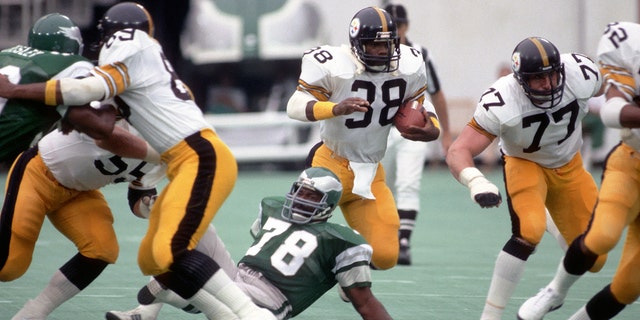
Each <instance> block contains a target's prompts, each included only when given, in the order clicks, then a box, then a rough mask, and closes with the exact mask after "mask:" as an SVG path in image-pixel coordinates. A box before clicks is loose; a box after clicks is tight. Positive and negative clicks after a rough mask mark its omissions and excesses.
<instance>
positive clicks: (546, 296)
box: [518, 287, 564, 320]
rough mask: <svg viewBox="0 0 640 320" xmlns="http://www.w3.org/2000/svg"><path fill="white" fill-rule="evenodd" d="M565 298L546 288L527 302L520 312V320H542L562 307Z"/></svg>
mask: <svg viewBox="0 0 640 320" xmlns="http://www.w3.org/2000/svg"><path fill="white" fill-rule="evenodd" d="M563 303H564V296H561V295H559V294H558V293H557V292H555V290H553V289H551V288H549V287H545V288H542V289H540V292H538V294H537V295H535V296H534V297H531V298H529V299H527V301H525V302H524V303H523V304H522V306H520V310H518V320H541V319H542V318H543V317H544V316H545V315H546V314H547V313H549V312H551V311H554V310H557V309H559V308H560V307H562V304H563Z"/></svg>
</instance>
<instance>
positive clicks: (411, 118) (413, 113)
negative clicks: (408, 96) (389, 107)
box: [393, 100, 427, 132]
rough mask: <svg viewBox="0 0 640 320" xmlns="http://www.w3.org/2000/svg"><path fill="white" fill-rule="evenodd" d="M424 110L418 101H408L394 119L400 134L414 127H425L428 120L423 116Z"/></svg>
mask: <svg viewBox="0 0 640 320" xmlns="http://www.w3.org/2000/svg"><path fill="white" fill-rule="evenodd" d="M423 109H424V106H423V105H422V104H421V103H419V102H418V101H416V100H410V101H407V102H405V103H404V104H403V105H402V106H400V108H399V109H398V112H396V115H395V116H394V117H393V124H394V125H395V126H396V128H398V130H399V131H400V132H404V131H405V130H407V129H408V128H409V126H412V125H414V126H418V127H424V125H425V124H426V123H427V119H425V117H424V115H423V114H422V110H423Z"/></svg>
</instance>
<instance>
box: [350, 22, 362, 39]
mask: <svg viewBox="0 0 640 320" xmlns="http://www.w3.org/2000/svg"><path fill="white" fill-rule="evenodd" d="M358 32H360V19H358V18H355V19H353V20H351V26H349V36H350V37H351V38H355V37H357V36H358Z"/></svg>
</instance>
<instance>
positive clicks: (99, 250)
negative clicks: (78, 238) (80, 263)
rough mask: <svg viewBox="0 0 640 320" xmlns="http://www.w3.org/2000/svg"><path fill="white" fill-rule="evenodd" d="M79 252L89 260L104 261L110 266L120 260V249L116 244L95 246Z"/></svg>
mask: <svg viewBox="0 0 640 320" xmlns="http://www.w3.org/2000/svg"><path fill="white" fill-rule="evenodd" d="M79 252H80V254H82V255H83V256H85V257H87V258H91V259H97V260H102V261H104V262H107V263H109V264H113V263H115V262H116V260H117V259H118V255H119V253H120V247H119V246H118V243H117V242H116V243H111V244H108V245H94V246H91V247H90V248H86V249H84V248H83V249H81V250H79Z"/></svg>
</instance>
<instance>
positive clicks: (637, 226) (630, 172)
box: [518, 22, 640, 320]
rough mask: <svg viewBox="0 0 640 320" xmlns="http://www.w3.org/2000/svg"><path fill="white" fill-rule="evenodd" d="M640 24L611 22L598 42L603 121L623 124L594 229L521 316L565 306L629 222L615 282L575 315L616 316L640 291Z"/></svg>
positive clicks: (582, 318)
mask: <svg viewBox="0 0 640 320" xmlns="http://www.w3.org/2000/svg"><path fill="white" fill-rule="evenodd" d="M638 52H640V25H639V24H637V23H632V22H614V23H610V24H609V25H607V28H606V29H605V32H604V34H603V35H602V37H601V38H600V42H599V44H598V63H599V64H600V71H601V72H602V74H603V76H604V78H605V80H606V92H605V94H606V97H607V101H606V103H605V104H604V105H603V106H602V109H601V110H600V117H601V119H602V122H603V123H604V124H605V125H606V126H608V127H612V128H617V129H622V132H621V138H622V139H621V142H620V144H618V145H617V146H616V147H614V149H613V150H612V151H611V152H609V155H608V156H607V161H606V163H605V165H604V171H603V174H602V184H601V186H600V192H599V194H598V203H597V204H596V207H595V209H594V210H593V218H592V219H593V221H592V222H591V224H590V225H589V229H588V230H587V231H586V232H585V233H584V234H582V235H580V236H579V237H578V238H576V239H575V240H574V241H573V243H571V246H570V247H569V250H568V251H567V253H566V254H565V256H564V259H563V260H562V261H561V263H560V265H559V266H558V269H557V271H556V275H555V277H554V279H553V280H552V281H551V282H550V283H549V284H548V285H547V286H546V287H545V288H544V289H542V290H540V293H538V295H536V296H534V297H532V298H530V299H528V300H527V301H526V302H525V303H524V304H523V305H522V306H521V307H520V310H519V311H518V317H520V318H521V319H527V320H528V319H542V317H543V316H544V315H545V314H546V313H548V312H550V311H553V310H555V309H557V307H558V306H561V305H562V303H563V301H564V299H565V296H566V295H567V293H568V291H569V288H570V287H571V286H572V285H573V284H574V283H575V282H576V281H578V279H579V278H580V277H581V276H582V275H583V274H585V273H586V272H587V271H588V270H589V269H590V268H591V267H592V266H593V264H594V263H595V262H596V260H597V258H598V256H600V255H604V256H606V254H607V253H608V252H609V251H611V250H613V248H614V247H615V246H616V245H617V243H618V241H619V240H620V237H622V234H623V232H624V230H625V228H627V227H628V230H627V237H626V241H625V242H624V248H623V249H622V256H621V258H620V263H619V264H618V269H617V270H616V273H615V275H614V276H613V280H612V282H611V283H610V284H609V285H607V286H605V287H604V288H603V289H602V290H601V291H600V292H598V293H597V294H596V295H594V296H593V297H592V298H591V300H589V302H588V303H587V304H586V305H585V306H583V307H582V308H580V310H578V311H577V312H576V313H575V314H574V315H572V316H571V318H570V319H571V320H591V319H611V318H613V317H614V316H616V315H617V314H618V313H619V312H620V311H622V309H624V308H625V307H626V306H627V305H629V304H632V303H633V302H634V301H636V300H637V299H638V297H639V296H640V272H638V270H640V218H639V213H640V171H639V169H638V168H639V167H640V158H639V157H638V155H639V154H640V153H639V152H640V129H638V128H640V108H638V105H637V103H636V102H635V99H636V98H637V97H638V94H639V93H640V75H638V72H637V70H638V69H639V68H640V61H638V60H637V59H630V58H629V57H637V56H638Z"/></svg>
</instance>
